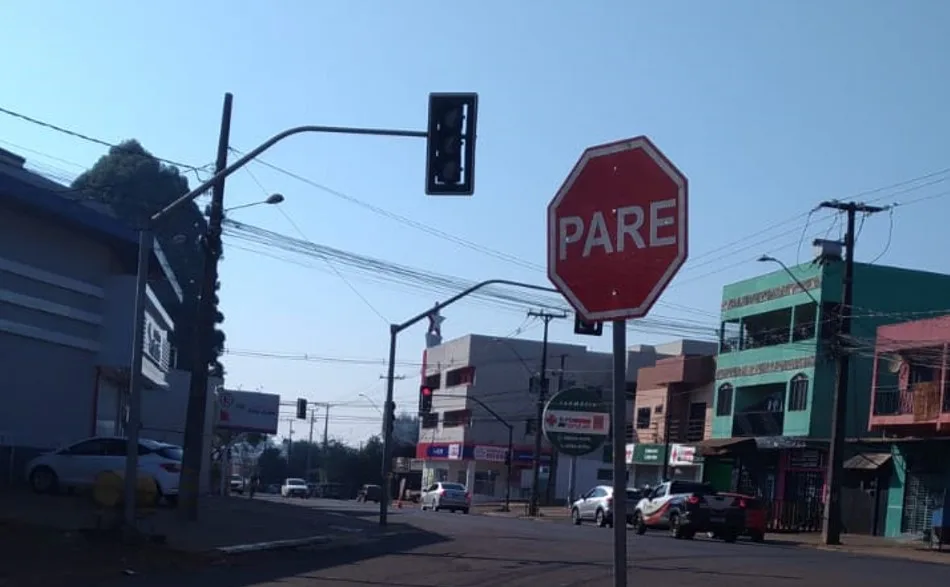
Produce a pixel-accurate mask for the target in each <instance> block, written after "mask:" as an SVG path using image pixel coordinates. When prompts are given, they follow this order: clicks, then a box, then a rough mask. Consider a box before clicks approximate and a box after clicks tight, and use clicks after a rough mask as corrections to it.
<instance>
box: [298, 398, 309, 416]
mask: <svg viewBox="0 0 950 587" xmlns="http://www.w3.org/2000/svg"><path fill="white" fill-rule="evenodd" d="M297 419H298V420H306V419H307V400H305V399H304V398H299V399H298V400H297Z"/></svg>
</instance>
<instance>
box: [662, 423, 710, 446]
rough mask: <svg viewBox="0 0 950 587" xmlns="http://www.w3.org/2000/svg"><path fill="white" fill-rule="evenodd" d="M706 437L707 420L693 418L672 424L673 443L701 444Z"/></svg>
mask: <svg viewBox="0 0 950 587" xmlns="http://www.w3.org/2000/svg"><path fill="white" fill-rule="evenodd" d="M705 436H706V420H705V419H704V418H703V419H701V418H693V419H690V420H685V421H681V422H676V421H674V422H670V440H671V441H673V442H699V441H701V440H702V439H703V438H704V437H705Z"/></svg>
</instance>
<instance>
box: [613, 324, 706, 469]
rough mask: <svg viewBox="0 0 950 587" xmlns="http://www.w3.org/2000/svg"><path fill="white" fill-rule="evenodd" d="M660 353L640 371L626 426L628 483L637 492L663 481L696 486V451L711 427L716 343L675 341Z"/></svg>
mask: <svg viewBox="0 0 950 587" xmlns="http://www.w3.org/2000/svg"><path fill="white" fill-rule="evenodd" d="M678 344H679V348H678V349H676V348H662V347H669V346H670V345H661V347H660V348H662V351H661V354H660V356H661V357H662V356H664V355H666V354H667V353H670V352H676V351H678V352H677V354H675V355H674V356H667V358H659V359H658V360H657V361H656V363H655V364H654V365H651V366H648V367H641V368H640V371H639V373H638V376H637V394H636V400H635V402H634V403H635V405H634V409H633V415H632V416H633V417H632V419H631V421H632V422H633V423H634V439H633V443H634V444H633V446H632V447H630V448H628V451H627V452H628V460H629V461H630V470H631V482H632V484H633V485H634V486H636V487H641V486H643V485H654V484H656V483H659V482H661V481H663V480H664V479H689V480H698V479H700V478H701V477H702V463H701V459H699V458H697V457H696V451H695V445H696V443H698V442H701V441H702V440H703V439H705V438H706V437H708V436H709V434H710V432H711V427H712V407H713V387H714V383H715V378H716V357H715V354H716V348H717V345H716V344H715V343H707V342H700V341H680V342H679V343H678Z"/></svg>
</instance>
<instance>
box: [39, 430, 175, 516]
mask: <svg viewBox="0 0 950 587" xmlns="http://www.w3.org/2000/svg"><path fill="white" fill-rule="evenodd" d="M127 454H128V451H127V443H126V439H125V438H122V437H118V436H96V437H93V438H88V439H86V440H82V441H79V442H77V443H75V444H72V445H70V446H67V447H65V448H61V449H59V450H55V451H53V452H50V453H47V454H44V455H41V456H38V457H36V458H35V459H33V460H32V461H30V462H29V463H28V464H27V466H26V478H27V481H29V483H30V487H32V488H33V491H35V492H37V493H55V492H56V491H58V490H60V489H72V488H84V487H85V488H87V487H92V485H93V484H94V483H95V481H96V477H97V476H98V475H99V473H102V472H104V471H114V472H116V473H118V474H119V475H124V473H125V458H126V455H127ZM181 459H182V449H181V447H179V446H175V445H173V444H166V443H164V442H157V441H154V440H149V439H146V438H143V439H140V440H139V474H140V475H148V476H150V477H152V478H153V479H155V481H156V483H158V490H159V493H160V495H161V497H162V498H164V499H165V500H166V501H167V502H169V503H174V502H175V501H176V500H177V498H178V483H179V478H180V476H181Z"/></svg>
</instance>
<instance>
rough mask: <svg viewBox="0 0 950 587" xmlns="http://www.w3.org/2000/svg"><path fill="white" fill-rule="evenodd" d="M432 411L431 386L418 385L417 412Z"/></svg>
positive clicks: (426, 412)
mask: <svg viewBox="0 0 950 587" xmlns="http://www.w3.org/2000/svg"><path fill="white" fill-rule="evenodd" d="M431 411H432V388H431V387H429V386H428V385H423V386H421V387H419V413H420V414H428V413H429V412H431Z"/></svg>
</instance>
